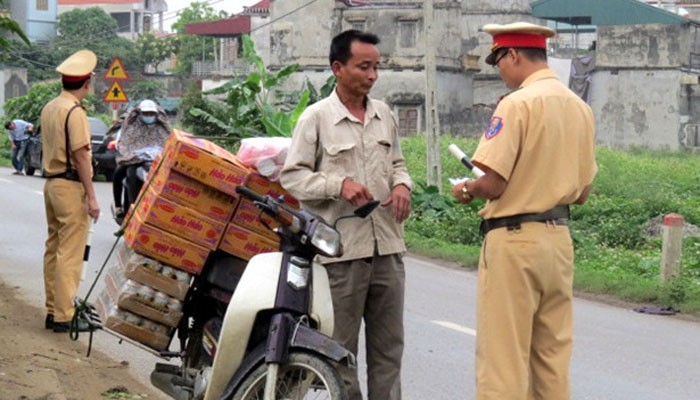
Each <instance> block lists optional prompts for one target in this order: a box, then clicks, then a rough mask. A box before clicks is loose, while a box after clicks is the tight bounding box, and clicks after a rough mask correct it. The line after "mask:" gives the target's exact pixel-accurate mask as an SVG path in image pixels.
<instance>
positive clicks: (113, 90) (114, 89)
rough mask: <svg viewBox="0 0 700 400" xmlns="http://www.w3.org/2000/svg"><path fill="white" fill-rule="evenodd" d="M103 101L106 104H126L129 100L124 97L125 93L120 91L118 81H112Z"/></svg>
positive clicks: (122, 90)
mask: <svg viewBox="0 0 700 400" xmlns="http://www.w3.org/2000/svg"><path fill="white" fill-rule="evenodd" d="M103 100H104V101H106V102H124V103H126V102H128V101H129V98H127V97H126V92H125V91H124V89H122V87H121V85H120V84H119V81H114V83H112V86H110V87H109V90H108V91H107V94H106V95H105V97H104V99H103Z"/></svg>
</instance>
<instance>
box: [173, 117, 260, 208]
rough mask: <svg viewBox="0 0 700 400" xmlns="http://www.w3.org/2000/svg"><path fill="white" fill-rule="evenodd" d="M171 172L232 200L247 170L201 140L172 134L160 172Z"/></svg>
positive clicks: (229, 156)
mask: <svg viewBox="0 0 700 400" xmlns="http://www.w3.org/2000/svg"><path fill="white" fill-rule="evenodd" d="M163 168H168V169H173V170H175V171H177V172H179V173H181V174H183V175H186V176H188V177H190V178H192V179H195V180H197V181H199V182H201V183H203V184H205V185H207V186H211V187H213V188H215V189H218V190H220V191H222V192H224V193H227V194H230V195H232V196H235V195H236V191H235V189H236V186H238V185H240V184H242V183H243V182H244V180H245V177H246V175H248V173H250V169H248V167H246V166H244V165H243V164H241V163H240V161H238V159H237V158H236V156H234V155H233V154H231V153H230V152H228V151H226V150H224V149H222V148H221V147H219V146H217V145H215V144H214V143H212V142H209V141H207V140H204V139H200V138H195V137H191V136H188V135H186V134H185V133H184V132H181V131H178V130H177V129H175V130H173V132H172V133H171V134H170V137H169V138H168V141H167V142H166V144H165V148H164V149H163V161H162V166H161V169H163Z"/></svg>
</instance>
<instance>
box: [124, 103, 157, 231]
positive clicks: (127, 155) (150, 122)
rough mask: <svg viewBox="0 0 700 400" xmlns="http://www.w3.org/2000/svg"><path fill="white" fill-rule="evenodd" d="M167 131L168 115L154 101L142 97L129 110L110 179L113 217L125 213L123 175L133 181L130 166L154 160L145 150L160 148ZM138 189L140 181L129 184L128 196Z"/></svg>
mask: <svg viewBox="0 0 700 400" xmlns="http://www.w3.org/2000/svg"><path fill="white" fill-rule="evenodd" d="M169 135H170V124H168V120H167V115H166V113H165V111H164V110H163V109H162V108H161V107H160V106H158V105H157V104H156V102H155V101H153V100H143V101H141V103H139V105H138V106H137V107H135V108H134V109H132V110H131V111H129V112H128V114H127V116H126V118H125V119H124V122H123V123H122V128H121V133H120V135H119V141H118V142H117V168H116V170H115V171H114V179H113V182H112V193H113V195H114V204H113V205H112V207H113V209H112V213H113V215H114V216H115V218H117V219H119V220H120V221H121V219H122V218H123V217H124V215H125V213H126V210H124V207H123V202H122V199H123V193H122V192H123V189H124V188H123V185H122V181H123V180H124V178H125V177H129V179H127V181H131V182H134V181H136V179H132V178H135V176H131V174H136V169H135V168H129V167H133V166H137V165H139V164H141V163H143V162H146V161H153V158H152V154H150V155H149V153H148V150H151V152H150V153H153V152H154V151H157V152H160V150H161V149H162V148H163V146H164V145H165V141H166V140H167V139H168V136H169ZM140 189H141V188H140V185H139V187H138V188H136V187H133V188H131V187H129V188H127V191H132V194H131V196H132V197H133V198H134V199H135V197H136V195H137V194H138V191H139V190H140Z"/></svg>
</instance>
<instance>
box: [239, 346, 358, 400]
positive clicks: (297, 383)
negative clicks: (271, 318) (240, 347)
mask: <svg viewBox="0 0 700 400" xmlns="http://www.w3.org/2000/svg"><path fill="white" fill-rule="evenodd" d="M266 377H267V364H265V363H263V364H261V365H260V366H258V367H257V368H256V369H255V370H254V371H253V372H252V373H251V374H250V376H248V377H247V378H246V379H245V380H244V381H243V383H241V385H240V386H239V387H238V389H237V390H236V392H235V393H234V395H233V400H262V399H263V397H264V393H265V380H266V379H265V378H266ZM347 398H348V397H347V393H346V392H345V389H344V387H343V381H342V379H341V378H340V375H339V374H338V372H337V371H336V370H335V369H334V368H333V367H331V365H330V364H329V363H328V362H327V361H325V360H323V359H321V358H320V357H318V356H315V355H312V354H307V353H291V354H290V355H289V360H288V361H287V363H286V364H283V365H280V369H279V376H278V379H277V385H276V387H275V399H285V400H321V399H324V400H347Z"/></svg>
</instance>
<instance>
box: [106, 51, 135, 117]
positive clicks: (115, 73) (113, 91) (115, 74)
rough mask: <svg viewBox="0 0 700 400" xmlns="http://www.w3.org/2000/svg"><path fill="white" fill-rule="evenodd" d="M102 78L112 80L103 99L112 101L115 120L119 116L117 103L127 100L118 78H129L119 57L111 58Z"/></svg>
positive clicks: (126, 101) (108, 101)
mask: <svg viewBox="0 0 700 400" xmlns="http://www.w3.org/2000/svg"><path fill="white" fill-rule="evenodd" d="M104 78H105V79H107V80H112V81H113V82H112V85H111V86H110V87H109V89H108V90H107V93H106V94H105V97H104V98H103V101H105V102H107V103H112V119H113V120H114V121H116V120H117V118H118V117H119V116H118V115H117V113H118V110H119V103H128V102H129V98H128V97H127V95H126V92H125V91H124V89H123V88H122V86H121V85H120V84H119V81H120V80H127V79H129V74H128V73H127V72H126V68H124V64H122V60H121V59H119V57H114V58H113V59H112V63H111V64H110V65H109V68H107V71H105V74H104Z"/></svg>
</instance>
